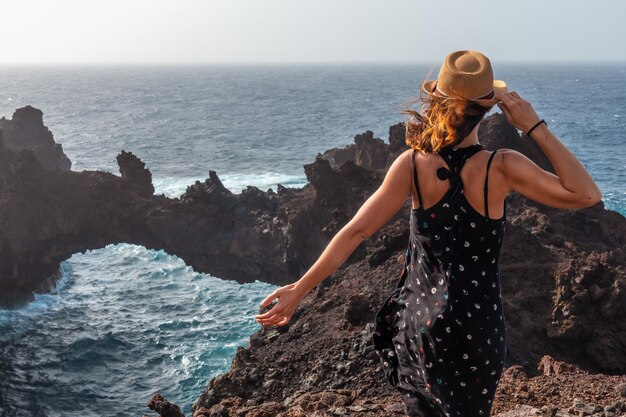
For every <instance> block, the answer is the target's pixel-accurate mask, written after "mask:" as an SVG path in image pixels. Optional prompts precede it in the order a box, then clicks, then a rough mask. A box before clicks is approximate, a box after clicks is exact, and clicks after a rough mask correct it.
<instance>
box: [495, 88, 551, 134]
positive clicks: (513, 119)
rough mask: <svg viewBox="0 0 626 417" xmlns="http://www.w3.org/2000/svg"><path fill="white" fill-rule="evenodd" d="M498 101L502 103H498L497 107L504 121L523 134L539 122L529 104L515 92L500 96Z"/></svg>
mask: <svg viewBox="0 0 626 417" xmlns="http://www.w3.org/2000/svg"><path fill="white" fill-rule="evenodd" d="M500 100H502V101H501V102H500V103H498V107H499V108H500V110H502V113H504V117H506V120H507V121H508V122H509V124H511V125H512V126H513V127H515V128H516V129H520V130H521V131H522V132H524V133H526V132H528V131H529V130H530V128H531V127H533V126H534V125H535V124H536V123H537V122H538V121H539V120H541V118H540V117H539V116H538V115H537V113H536V112H535V109H533V107H532V106H531V105H530V103H529V102H528V101H526V100H524V99H523V98H521V97H520V95H519V94H517V92H515V91H510V92H507V93H504V94H502V95H501V96H500Z"/></svg>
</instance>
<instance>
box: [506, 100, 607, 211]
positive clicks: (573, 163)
mask: <svg viewBox="0 0 626 417" xmlns="http://www.w3.org/2000/svg"><path fill="white" fill-rule="evenodd" d="M501 100H502V102H501V103H499V104H498V106H499V107H500V109H502V111H503V113H504V115H505V117H506V118H507V120H508V121H509V123H510V124H511V125H513V126H514V127H516V128H518V129H520V130H522V131H523V132H527V131H528V129H530V128H531V127H532V126H534V125H535V123H537V122H538V121H539V120H540V118H539V116H538V115H537V113H536V112H535V110H534V109H533V108H532V106H531V105H530V103H529V102H528V101H526V100H524V99H523V98H521V97H520V96H519V94H518V93H516V92H515V91H511V92H509V93H505V94H504V95H503V96H502V97H501ZM531 138H532V139H533V140H534V141H535V142H537V144H538V145H539V146H540V147H541V149H542V150H543V152H544V154H545V155H546V156H547V157H548V159H549V160H550V162H551V163H552V166H553V167H554V169H555V171H556V175H554V174H553V173H551V172H548V171H546V170H544V169H542V168H541V167H539V166H538V165H537V164H535V163H534V162H533V161H532V160H530V159H529V158H528V157H526V156H525V155H524V154H522V153H520V152H517V151H514V150H511V149H506V150H503V152H502V153H503V155H502V169H503V171H504V177H505V178H506V182H507V184H508V186H509V190H510V191H517V192H519V193H520V194H522V195H524V196H526V197H528V198H530V199H531V200H534V201H537V202H538V203H541V204H545V205H547V206H550V207H556V208H579V207H588V206H592V205H594V204H596V203H598V202H599V201H600V200H601V199H602V193H601V192H600V189H599V188H598V186H597V185H596V183H595V182H594V181H593V179H592V178H591V176H590V175H589V173H587V171H586V170H585V168H584V167H583V166H582V164H581V163H580V162H579V161H578V159H576V157H575V156H574V155H573V154H572V153H571V152H570V151H569V149H567V148H566V147H565V146H564V145H563V144H562V143H561V142H560V141H559V140H558V139H557V138H556V136H554V135H553V134H552V132H550V130H549V129H548V127H547V126H546V125H545V124H543V123H542V124H540V125H539V126H537V127H536V128H535V129H534V130H533V131H532V133H531Z"/></svg>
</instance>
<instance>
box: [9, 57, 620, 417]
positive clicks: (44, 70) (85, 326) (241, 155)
mask: <svg viewBox="0 0 626 417" xmlns="http://www.w3.org/2000/svg"><path fill="white" fill-rule="evenodd" d="M430 69H432V66H430V65H422V64H415V65H409V64H402V65H400V64H398V65H395V64H385V65H363V64H359V65H357V64H354V65H330V64H324V65H289V66H280V65H190V66H172V65H164V66H154V65H151V66H119V65H118V66H52V67H50V66H43V65H40V66H26V67H24V66H4V67H2V68H0V116H5V117H7V118H10V117H11V115H12V113H13V111H14V110H15V109H16V108H18V107H22V106H25V105H32V106H34V107H37V108H39V109H41V110H42V111H43V112H44V123H45V124H46V125H47V126H48V128H50V130H51V131H52V132H53V134H54V137H55V140H56V141H57V142H58V143H61V144H62V145H63V149H64V151H65V153H66V154H67V155H68V157H69V158H70V159H71V160H72V162H73V165H72V169H73V170H75V171H81V170H85V169H89V170H102V171H109V172H113V173H115V174H119V171H118V167H117V164H116V162H115V156H116V155H117V154H118V153H119V152H120V150H122V149H124V150H126V151H132V152H133V153H134V154H136V155H137V156H139V157H140V158H141V159H142V160H143V161H144V162H146V166H147V167H148V168H149V169H150V170H151V172H152V175H153V182H154V185H155V188H156V193H163V194H165V195H168V196H172V197H176V196H179V195H180V194H182V193H183V192H184V191H185V188H186V187H187V186H188V185H190V184H192V183H193V182H194V181H196V180H201V181H202V180H204V179H205V178H206V177H207V176H208V171H209V170H215V171H216V172H217V174H218V176H219V177H220V179H221V180H222V181H223V183H224V185H225V186H226V187H227V188H229V189H230V190H231V191H233V192H234V193H239V192H240V191H241V190H242V189H245V187H246V186H247V185H254V186H257V187H259V188H261V189H262V190H267V189H268V188H273V189H274V190H276V186H277V184H282V185H283V186H286V187H301V186H302V185H304V184H305V183H306V177H305V175H304V170H303V164H306V163H310V162H312V161H313V160H314V159H315V156H316V155H317V154H318V153H320V152H323V151H325V150H327V149H330V148H333V147H343V146H345V145H347V144H349V143H353V137H354V135H355V134H358V133H362V132H364V131H366V130H371V131H373V132H374V135H375V136H377V137H379V138H381V139H383V140H385V141H386V140H387V139H388V129H389V126H390V125H392V124H395V123H397V122H400V121H403V120H405V117H404V116H403V115H401V114H399V111H400V109H401V108H402V104H403V103H404V102H406V101H407V100H410V99H412V98H415V97H417V95H418V90H417V88H418V85H419V82H420V81H421V80H422V79H423V77H424V76H426V74H427V72H428V71H429V70H430ZM494 72H495V76H496V78H498V79H503V80H505V81H507V83H508V85H509V88H510V89H511V90H515V91H517V92H518V93H519V94H520V95H521V96H522V97H524V98H525V99H527V100H529V101H530V102H531V103H532V104H533V106H534V108H535V109H536V110H537V112H538V113H539V115H540V116H541V117H542V118H544V119H545V120H546V121H547V122H548V125H549V127H550V129H551V130H552V131H553V132H554V133H555V134H556V135H557V136H558V137H559V139H560V140H561V141H562V142H563V143H564V144H565V145H566V146H567V147H568V149H570V150H571V151H572V152H573V153H574V154H575V155H576V157H577V158H578V159H579V160H580V161H581V162H582V164H583V165H584V166H585V168H586V169H587V170H588V171H589V173H590V174H591V175H592V177H593V178H594V180H595V181H596V182H597V184H598V185H599V186H600V188H601V190H602V192H603V195H604V198H603V200H604V203H605V205H606V207H607V208H609V209H612V210H616V211H618V212H620V213H622V214H625V213H626V170H624V165H625V160H624V158H623V155H624V153H625V152H626V144H625V141H624V137H625V135H624V132H625V127H626V126H625V119H626V102H625V100H624V97H625V96H626V64H606V63H605V64H603V63H597V64H590V63H569V64H568V63H561V64H541V63H532V64H498V63H497V62H495V63H494ZM435 76H436V69H435V71H433V73H432V74H431V77H435ZM498 111H499V109H498V108H497V107H496V108H494V109H493V110H492V113H493V112H498ZM62 267H63V271H64V274H63V277H62V279H61V281H60V282H59V285H58V286H57V288H56V289H55V290H54V291H53V292H51V293H50V294H40V295H37V296H36V298H35V301H33V302H31V303H30V304H28V305H27V306H25V307H23V308H21V309H17V310H0V416H82V417H86V416H130V415H135V416H140V415H142V414H143V413H146V412H148V411H149V410H148V409H147V408H146V407H145V403H146V401H147V400H148V399H149V398H150V396H151V394H152V393H153V392H155V391H159V392H160V393H161V394H162V395H163V396H164V397H166V398H167V399H168V400H170V401H172V402H175V403H177V404H179V405H180V406H181V407H182V409H183V411H184V412H185V413H186V414H188V415H190V407H191V404H192V402H193V401H195V400H196V399H197V398H198V396H199V395H200V393H201V392H202V390H203V389H204V387H205V385H206V383H207V381H208V380H209V379H210V378H212V377H214V376H216V375H218V374H220V373H222V372H225V371H227V370H228V369H229V367H230V364H231V360H232V357H233V355H234V353H235V351H236V349H237V346H245V345H246V344H247V341H248V338H249V336H250V335H251V334H252V333H254V332H256V331H257V330H258V329H259V328H260V325H259V324H258V323H257V322H256V321H255V320H254V315H255V314H257V312H258V304H259V303H260V302H261V301H262V300H263V299H264V298H265V297H266V296H267V295H268V294H269V293H270V292H271V291H273V289H274V288H276V287H275V286H274V285H271V284H267V283H265V282H263V281H264V278H265V277H262V276H259V277H252V278H254V280H255V281H254V282H253V283H250V284H238V283H236V282H234V281H229V280H223V279H221V278H220V277H216V276H211V275H209V274H202V273H198V272H195V271H194V270H193V269H192V268H191V267H189V266H187V265H185V264H184V262H183V261H182V260H180V259H178V258H177V257H175V256H172V255H169V254H167V253H165V252H163V251H153V250H147V249H145V248H143V247H140V246H136V245H130V244H124V243H121V244H117V245H108V246H106V247H104V248H101V249H98V250H93V251H88V252H86V253H84V254H82V253H80V254H75V255H73V256H72V257H71V258H69V259H67V260H66V261H64V262H63V263H62ZM299 278H300V277H295V276H294V277H293V279H294V281H295V280H297V279H299ZM247 279H250V277H247Z"/></svg>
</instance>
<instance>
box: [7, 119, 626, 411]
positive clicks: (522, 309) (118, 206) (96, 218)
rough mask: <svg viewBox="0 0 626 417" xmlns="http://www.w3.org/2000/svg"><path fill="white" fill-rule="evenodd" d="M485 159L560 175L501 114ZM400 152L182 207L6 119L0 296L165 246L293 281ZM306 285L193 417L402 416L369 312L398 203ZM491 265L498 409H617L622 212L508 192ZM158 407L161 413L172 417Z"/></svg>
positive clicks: (218, 265) (12, 296)
mask: <svg viewBox="0 0 626 417" xmlns="http://www.w3.org/2000/svg"><path fill="white" fill-rule="evenodd" d="M479 137H480V138H481V143H482V144H483V145H484V146H485V148H487V149H496V148H503V147H504V148H511V149H516V150H518V151H520V152H522V153H524V154H525V155H527V156H528V157H529V158H531V159H532V160H534V161H535V162H536V163H537V164H538V165H539V166H541V167H542V168H544V169H547V170H549V171H552V172H554V170H553V168H552V167H551V165H550V163H549V161H548V160H547V159H546V158H545V156H544V155H543V154H542V153H541V150H540V149H539V148H538V146H536V145H535V143H534V142H533V141H532V140H531V139H530V138H527V137H525V136H522V137H520V136H519V134H518V133H517V131H516V130H515V129H513V128H512V127H511V126H510V125H508V123H507V122H506V120H505V119H504V118H503V117H502V115H501V114H494V115H492V116H489V117H488V118H486V119H485V120H484V121H483V122H482V124H481V128H480V131H479ZM405 149H407V145H406V144H405V142H404V128H403V124H401V123H399V124H397V125H394V126H391V127H390V135H389V143H385V142H384V141H382V140H380V139H378V138H375V137H374V136H373V134H372V132H370V131H368V132H365V133H363V134H360V135H357V136H356V137H355V141H354V144H350V145H348V146H346V147H345V148H341V149H332V150H328V151H326V152H324V153H322V154H319V155H317V157H316V159H315V161H313V162H311V163H310V164H307V165H305V173H306V175H307V179H308V184H307V185H306V186H304V187H302V188H299V189H291V188H285V187H281V186H278V189H277V191H276V192H274V191H273V190H271V189H270V190H267V191H262V190H260V189H258V188H256V187H248V188H247V189H246V190H244V191H243V192H242V193H240V194H233V193H232V192H230V191H229V190H228V189H226V188H225V187H224V186H223V184H222V183H221V181H220V180H219V177H218V175H217V173H215V172H214V171H209V173H208V174H209V175H208V178H207V179H206V180H205V181H204V182H199V181H198V182H196V183H195V184H193V185H190V186H189V187H188V188H187V190H186V192H185V193H184V194H182V195H181V196H179V197H178V198H167V197H165V196H163V195H155V194H154V187H153V185H152V180H151V174H150V171H149V169H148V168H147V167H145V164H144V163H143V162H142V161H141V160H140V159H139V158H138V157H136V156H135V155H133V154H132V153H130V152H125V151H121V153H120V154H119V155H118V157H117V162H118V165H119V168H120V175H119V176H118V175H114V174H112V173H106V172H100V171H81V172H75V171H71V169H70V166H71V163H70V162H69V159H68V158H67V157H66V156H65V155H64V154H63V152H62V148H61V146H60V145H58V144H56V143H54V140H53V138H52V134H51V133H50V131H49V130H48V129H47V128H45V126H44V124H43V118H42V113H41V111H39V110H37V109H34V108H32V107H25V108H22V109H18V110H16V112H15V114H14V115H13V117H12V119H11V120H5V119H2V120H0V304H1V305H3V306H5V307H17V306H20V305H23V304H24V303H26V302H28V300H29V299H30V297H32V294H33V293H34V292H38V291H39V292H41V291H48V290H49V289H50V288H51V286H52V285H54V283H55V281H56V279H58V276H59V265H60V262H62V261H63V260H65V259H67V258H69V257H70V256H71V255H72V254H74V253H77V252H84V251H86V250H88V249H96V248H101V247H104V246H106V245H107V244H110V243H121V242H125V243H134V244H138V245H143V246H145V247H146V248H149V249H163V250H165V251H167V252H168V253H171V254H174V255H176V256H178V257H180V258H181V259H182V260H183V261H185V262H186V263H187V264H189V265H191V266H192V267H193V268H194V269H195V270H197V271H200V272H207V273H211V274H213V275H216V276H220V277H221V278H225V279H234V280H237V281H238V282H250V281H253V280H255V279H260V280H266V281H268V282H271V283H273V284H277V285H284V284H287V283H291V282H293V281H294V280H296V279H298V278H299V277H300V276H301V275H302V274H303V273H304V272H305V271H306V270H307V269H308V268H309V267H310V265H311V264H312V263H313V262H314V261H315V259H316V258H317V256H318V255H319V253H321V251H322V250H323V249H324V248H325V246H326V244H327V243H328V242H329V241H330V239H331V238H332V237H333V236H334V234H335V233H336V232H337V231H338V230H339V229H340V228H341V227H342V226H343V225H344V224H345V223H347V221H349V219H350V218H351V217H352V216H353V215H354V213H356V211H357V210H358V208H359V207H360V206H361V204H362V203H363V202H364V201H365V200H366V199H367V197H368V196H369V195H371V193H373V192H374V190H375V189H376V188H377V187H378V185H379V184H380V183H381V181H382V179H383V177H384V174H385V172H386V169H387V167H388V166H389V164H390V163H391V162H392V161H393V160H394V159H395V157H396V156H397V155H398V154H399V153H401V152H402V151H404V150H405ZM409 208H410V199H407V204H406V210H401V211H400V212H399V213H398V214H397V215H396V216H395V217H394V218H393V219H392V220H391V221H390V222H389V223H388V224H387V225H386V226H385V227H383V228H382V229H381V230H380V231H378V232H377V233H376V234H374V235H373V236H372V237H371V238H370V239H368V240H367V241H365V242H363V244H362V245H361V246H360V247H359V248H358V249H357V250H356V251H355V252H354V253H353V255H352V256H351V257H350V258H349V259H348V260H347V261H346V262H345V264H344V265H343V266H342V267H341V268H340V269H339V270H337V271H336V272H335V273H334V274H333V275H332V276H331V277H329V278H328V279H327V280H326V281H324V282H323V283H322V284H321V285H320V286H318V287H317V288H316V289H314V290H313V291H312V292H311V293H310V294H309V295H308V296H307V298H305V300H304V301H303V303H302V304H301V306H300V307H299V308H298V310H297V311H296V313H295V314H294V316H293V317H292V320H291V322H290V323H289V324H288V325H286V326H282V327H278V328H265V329H260V330H259V331H258V332H257V333H255V334H253V335H252V336H251V337H250V342H249V344H248V345H247V346H246V347H239V348H238V350H237V353H236V355H235V357H234V359H233V362H232V366H231V369H230V370H229V371H228V372H226V373H224V374H221V375H219V376H217V377H215V378H213V379H211V380H210V381H209V382H208V385H207V387H206V389H205V391H204V392H203V394H202V395H201V396H200V398H199V399H198V400H197V401H196V403H195V404H194V407H193V414H194V416H327V415H328V416H353V415H354V416H383V415H385V416H390V415H398V416H402V415H404V414H403V411H404V408H403V405H402V403H401V402H400V397H399V396H398V395H397V393H396V392H395V390H394V389H393V387H390V386H388V385H387V383H386V382H385V380H384V377H383V372H382V367H381V364H380V363H379V360H378V358H377V357H376V356H375V352H374V350H373V346H372V344H371V330H372V324H373V319H374V313H375V311H376V310H377V309H378V308H379V307H380V305H381V303H382V302H383V301H384V299H385V297H386V296H387V295H388V294H389V292H390V291H391V290H392V289H393V287H394V286H395V284H396V282H397V280H398V278H399V275H400V271H401V268H402V262H403V251H404V249H405V247H406V241H407V239H408V210H409ZM507 208H508V211H507V225H506V230H507V232H506V237H505V241H504V245H503V250H502V257H501V259H500V268H501V276H502V295H503V304H504V310H505V314H506V316H505V318H506V322H507V328H508V341H509V346H508V349H507V352H508V358H507V361H506V363H505V368H506V371H505V374H504V376H503V378H502V380H501V382H500V386H499V389H498V392H497V394H496V401H495V402H494V409H493V412H492V415H498V416H500V417H504V416H506V417H514V416H522V415H524V416H539V415H541V416H544V415H545V416H565V415H592V416H597V417H599V416H619V415H626V405H625V403H626V388H625V387H626V377H625V376H624V375H625V373H626V372H625V369H626V320H624V317H626V314H625V313H626V293H625V283H626V280H625V276H626V273H625V270H624V268H625V265H626V246H625V245H626V219H625V218H624V216H622V215H621V214H619V213H616V212H614V211H611V210H606V209H605V208H604V204H603V203H602V202H600V203H598V204H596V205H595V206H593V207H589V208H584V209H575V210H571V209H553V208H549V207H545V206H542V205H540V204H537V203H534V202H532V201H529V200H527V199H526V198H524V197H523V196H521V195H519V194H516V193H513V194H511V195H510V196H509V197H508V207H507ZM164 401H165V400H163V399H159V398H155V399H153V400H151V402H150V405H151V406H152V407H151V408H152V409H154V410H156V411H159V412H160V413H161V415H164V416H165V415H176V414H171V413H175V412H176V407H174V406H171V405H167V404H169V403H167V402H164Z"/></svg>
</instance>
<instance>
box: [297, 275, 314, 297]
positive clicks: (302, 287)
mask: <svg viewBox="0 0 626 417" xmlns="http://www.w3.org/2000/svg"><path fill="white" fill-rule="evenodd" d="M313 288H315V286H313V287H311V284H310V283H308V282H306V281H305V280H304V277H303V278H300V279H299V280H297V281H296V283H295V285H294V289H295V290H296V291H298V292H299V293H300V294H301V295H302V298H304V297H306V296H307V294H308V293H310V292H311V290H313Z"/></svg>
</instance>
